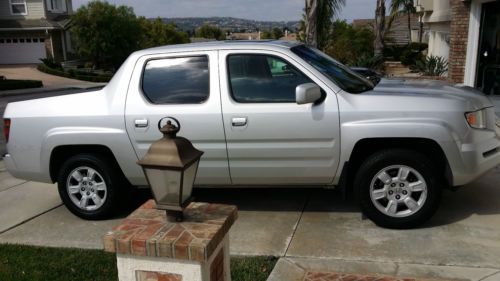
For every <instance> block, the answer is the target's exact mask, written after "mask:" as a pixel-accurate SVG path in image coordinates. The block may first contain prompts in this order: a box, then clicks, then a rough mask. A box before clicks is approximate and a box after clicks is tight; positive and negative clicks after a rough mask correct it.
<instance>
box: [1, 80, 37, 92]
mask: <svg viewBox="0 0 500 281" xmlns="http://www.w3.org/2000/svg"><path fill="white" fill-rule="evenodd" d="M40 87H43V83H42V81H38V80H10V79H4V80H0V91H5V90H18V89H29V88H40Z"/></svg>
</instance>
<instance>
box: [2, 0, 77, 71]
mask: <svg viewBox="0 0 500 281" xmlns="http://www.w3.org/2000/svg"><path fill="white" fill-rule="evenodd" d="M72 13H73V8H72V2H71V0H0V64H23V63H39V62H40V60H39V59H40V58H53V59H55V60H56V61H62V60H66V58H67V55H68V52H71V41H70V37H69V32H68V27H69V23H70V19H69V17H70V15H71V14H72Z"/></svg>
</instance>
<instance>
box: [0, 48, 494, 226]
mask: <svg viewBox="0 0 500 281" xmlns="http://www.w3.org/2000/svg"><path fill="white" fill-rule="evenodd" d="M165 116H173V117H175V118H177V119H178V120H179V121H180V123H181V124H182V128H183V129H182V132H181V135H182V136H184V137H186V138H188V139H190V140H192V141H193V143H194V145H195V146H196V148H198V149H200V150H202V151H204V152H205V154H204V155H203V158H202V160H201V163H200V168H199V172H198V175H197V179H196V185H197V186H200V187H202V186H217V187H236V186H245V187H248V186H283V187H292V186H308V187H333V186H339V185H340V186H344V187H345V188H347V190H352V191H353V194H356V195H357V198H358V199H359V203H360V206H361V209H362V211H363V212H364V213H365V214H366V215H367V216H368V217H369V218H370V219H372V220H373V221H374V222H375V223H377V224H378V225H381V226H384V227H392V228H409V227H414V226H416V225H418V224H420V223H422V222H424V221H425V220H427V219H429V218H430V217H431V216H432V214H433V213H434V212H435V211H436V209H437V207H438V205H439V201H440V197H441V196H440V195H441V190H442V188H444V187H447V186H460V185H464V184H466V183H468V182H471V181H473V180H474V179H476V178H478V177H479V176H481V175H482V174H484V173H485V172H487V171H488V170H490V169H492V168H494V167H495V166H497V165H499V164H500V127H499V126H500V122H499V121H498V117H496V115H495V113H494V107H493V104H492V103H491V101H490V100H489V99H488V98H487V97H486V96H485V95H483V94H482V93H480V92H478V91H476V90H475V89H473V88H469V87H462V86H452V85H448V84H446V83H443V82H437V81H434V82H432V81H425V82H410V81H391V80H382V81H381V82H380V83H379V84H378V85H377V86H374V85H373V84H372V83H371V82H369V81H368V80H366V79H364V78H362V77H360V76H358V75H357V74H355V73H354V72H352V71H351V70H349V69H348V68H347V67H345V66H343V65H342V64H340V63H338V62H337V61H335V60H334V59H332V58H330V57H328V56H327V55H325V54H323V53H321V52H320V51H318V50H315V49H312V48H309V47H306V46H304V45H301V44H298V43H290V42H281V41H258V42H251V41H247V42H211V43H202V44H188V45H176V46H167V47H159V48H153V49H148V50H142V51H138V52H135V53H133V54H132V55H130V57H129V58H128V59H127V60H126V61H125V63H123V65H122V67H121V68H120V69H119V71H118V72H117V73H116V74H115V76H114V77H113V79H112V80H111V82H110V83H109V84H108V85H107V86H106V87H105V88H103V89H102V90H99V91H93V92H85V93H79V94H73V95H67V96H60V97H53V98H45V99H37V100H30V101H24V102H16V103H11V104H9V105H8V106H7V108H6V111H5V116H4V118H5V127H6V130H5V131H6V134H7V137H8V143H7V151H8V153H7V154H6V155H5V157H4V160H5V164H6V167H7V169H8V170H9V172H10V173H12V174H13V175H14V176H16V177H19V178H23V179H28V180H34V181H41V182H49V183H52V182H57V183H58V186H59V193H60V196H61V198H62V200H63V202H64V203H65V204H66V206H67V207H68V209H69V210H70V211H72V212H73V213H74V214H76V215H78V216H80V217H83V218H87V219H96V218H102V217H105V216H107V215H109V214H110V213H111V212H112V211H113V210H114V209H115V206H116V203H117V202H119V201H120V195H123V194H125V192H124V189H123V188H124V187H126V186H128V185H133V186H146V185H147V183H146V180H145V177H144V174H143V171H142V169H141V167H140V166H139V165H137V164H136V162H137V160H138V159H140V158H142V157H143V156H144V155H145V153H146V152H147V150H148V148H149V146H150V145H151V143H152V142H153V141H155V140H157V139H159V138H160V137H161V134H160V132H159V131H158V130H157V126H156V125H157V122H158V120H159V119H161V118H162V117H165Z"/></svg>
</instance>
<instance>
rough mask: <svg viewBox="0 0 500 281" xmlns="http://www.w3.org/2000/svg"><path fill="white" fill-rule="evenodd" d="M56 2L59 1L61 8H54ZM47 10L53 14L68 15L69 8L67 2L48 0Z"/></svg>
mask: <svg viewBox="0 0 500 281" xmlns="http://www.w3.org/2000/svg"><path fill="white" fill-rule="evenodd" d="M54 1H57V2H58V4H59V5H60V7H56V8H54V6H53V5H52V4H53V2H54ZM47 10H48V11H49V12H51V13H66V12H67V6H66V1H65V0H47Z"/></svg>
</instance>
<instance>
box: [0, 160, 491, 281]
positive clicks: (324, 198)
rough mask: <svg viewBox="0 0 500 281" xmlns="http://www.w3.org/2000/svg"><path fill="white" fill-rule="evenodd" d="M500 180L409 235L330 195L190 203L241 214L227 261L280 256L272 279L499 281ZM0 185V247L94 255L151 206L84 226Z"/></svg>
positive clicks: (210, 194) (486, 180)
mask: <svg viewBox="0 0 500 281" xmlns="http://www.w3.org/2000/svg"><path fill="white" fill-rule="evenodd" d="M499 181H500V168H497V169H495V170H493V171H491V172H490V173H488V174H487V175H485V176H483V177H482V178H481V179H479V180H478V181H476V182H474V183H472V184H469V185H467V186H465V187H464V188H462V189H460V190H459V191H457V192H451V191H445V193H444V197H443V204H442V207H441V208H440V210H439V211H438V213H437V215H436V216H435V217H434V218H433V219H432V220H431V221H430V222H429V223H427V224H426V225H425V226H423V227H422V228H419V229H414V230H388V229H382V228H379V227H377V226H375V225H374V224H373V223H372V222H371V221H369V220H362V219H361V215H360V213H359V212H358V209H357V207H356V205H355V204H354V203H353V202H349V201H344V200H343V199H342V196H341V194H340V193H339V192H337V191H335V190H322V189H202V190H197V191H196V194H195V196H196V200H197V201H205V202H217V203H228V204H236V205H237V206H238V208H239V219H238V221H237V222H236V224H235V225H234V227H233V229H232V230H231V233H230V244H231V254H232V255H273V256H281V257H282V258H281V259H280V261H279V262H278V264H277V266H276V269H275V271H274V272H273V274H272V275H271V277H270V279H269V280H302V279H301V278H303V277H300V278H299V276H303V275H304V273H305V271H304V268H308V269H313V270H317V271H335V272H348V273H349V272H351V273H352V272H355V273H360V274H363V273H380V274H389V275H392V276H416V277H425V278H451V279H454V278H461V280H488V281H490V280H500V276H499V274H500V273H499V272H500V262H499V261H500V241H499V237H500V188H499V187H498V182H499ZM0 185H1V188H0V243H21V244H30V245H43V246H58V247H81V248H96V249H100V248H102V243H101V237H102V235H103V234H105V233H106V232H107V231H108V230H109V229H110V228H112V227H113V226H114V225H117V224H118V223H119V222H120V220H121V219H122V218H123V217H125V216H126V215H127V214H128V213H129V212H131V211H132V210H133V208H135V207H136V206H138V205H139V204H141V202H144V201H145V200H146V199H147V198H148V192H147V191H145V190H143V191H139V192H137V193H136V194H134V195H133V196H132V197H133V198H134V200H133V201H131V202H132V203H133V204H135V205H134V206H132V205H131V206H130V208H129V209H128V210H123V211H122V212H121V215H120V216H118V217H116V218H115V219H112V220H105V221H84V220H81V219H79V218H77V217H75V216H73V215H72V214H71V213H70V212H69V211H67V209H66V208H65V207H64V206H61V205H60V201H59V198H58V195H57V190H56V186H55V185H44V184H39V183H33V182H25V181H21V180H17V179H14V178H12V177H11V176H10V175H9V174H8V173H7V172H6V171H5V170H0ZM3 214H8V215H3ZM6 229H8V230H7V231H5V230H6ZM487 276H490V277H489V278H490V279H482V278H485V277H487ZM491 278H497V279H491Z"/></svg>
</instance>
